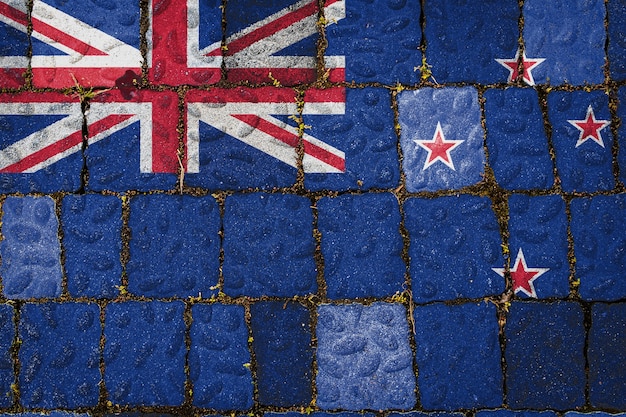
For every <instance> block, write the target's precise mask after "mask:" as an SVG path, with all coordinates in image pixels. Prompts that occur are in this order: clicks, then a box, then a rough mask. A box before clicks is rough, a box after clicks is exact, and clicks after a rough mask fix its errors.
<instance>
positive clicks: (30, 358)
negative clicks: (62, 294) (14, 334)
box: [19, 302, 101, 408]
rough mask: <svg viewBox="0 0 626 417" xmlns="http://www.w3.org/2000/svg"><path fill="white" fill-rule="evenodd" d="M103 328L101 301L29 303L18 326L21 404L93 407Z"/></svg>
mask: <svg viewBox="0 0 626 417" xmlns="http://www.w3.org/2000/svg"><path fill="white" fill-rule="evenodd" d="M100 332H101V328H100V308H99V307H98V305H97V304H91V303H89V304H83V303H81V304H79V303H67V302H66V303H45V304H25V305H24V306H23V308H22V309H21V314H20V324H19V336H20V339H21V340H22V345H21V347H20V351H19V360H20V364H21V368H20V375H19V378H20V392H21V397H20V401H21V403H22V404H23V405H24V406H25V407H27V408H77V407H89V406H95V405H96V404H97V403H98V397H99V393H100V389H99V384H100V381H101V375H100Z"/></svg>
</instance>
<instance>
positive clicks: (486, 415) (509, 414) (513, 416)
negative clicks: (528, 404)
mask: <svg viewBox="0 0 626 417" xmlns="http://www.w3.org/2000/svg"><path fill="white" fill-rule="evenodd" d="M556 415H557V414H556V413H555V412H554V411H532V410H505V409H498V410H483V411H479V412H477V413H476V417H556ZM572 417H573V416H572Z"/></svg>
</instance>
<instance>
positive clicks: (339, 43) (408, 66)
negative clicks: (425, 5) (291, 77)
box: [324, 0, 422, 85]
mask: <svg viewBox="0 0 626 417" xmlns="http://www.w3.org/2000/svg"><path fill="white" fill-rule="evenodd" d="M328 3H330V5H327V6H326V9H325V17H326V21H327V22H328V23H327V24H328V26H327V27H326V39H327V41H328V47H327V48H326V56H325V57H324V59H325V62H326V67H327V68H335V67H337V66H338V65H337V64H338V63H339V62H341V61H342V60H345V62H344V64H345V79H346V81H348V82H350V81H355V82H357V83H359V82H379V83H382V84H387V85H391V84H395V83H398V82H399V83H402V84H416V83H417V82H419V80H420V72H419V69H418V68H419V66H420V65H421V64H422V54H421V52H420V50H419V47H420V42H421V38H422V31H421V28H420V25H419V21H420V14H421V12H420V2H419V1H418V0H404V1H402V0H390V1H386V2H368V1H362V2H359V3H358V5H357V3H352V2H349V1H343V0H340V1H336V2H328ZM389 45H394V47H393V48H389V47H388V46H389ZM344 57H345V58H344ZM338 61H339V62H338Z"/></svg>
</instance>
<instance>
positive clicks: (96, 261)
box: [61, 195, 122, 298]
mask: <svg viewBox="0 0 626 417" xmlns="http://www.w3.org/2000/svg"><path fill="white" fill-rule="evenodd" d="M61 223H62V225H63V247H64V248H65V272H66V274H67V286H68V289H69V292H70V294H71V295H72V296H74V297H99V298H113V297H115V296H116V295H117V290H116V288H115V286H116V285H120V284H121V280H122V264H121V262H120V252H121V250H122V202H121V200H120V199H119V198H117V197H115V196H102V195H68V196H66V197H65V198H64V199H63V203H62V205H61Z"/></svg>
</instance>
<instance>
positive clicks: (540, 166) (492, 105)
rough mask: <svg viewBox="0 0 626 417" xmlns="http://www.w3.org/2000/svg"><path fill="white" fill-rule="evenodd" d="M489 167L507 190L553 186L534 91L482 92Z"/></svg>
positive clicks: (506, 90) (550, 165)
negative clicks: (483, 95)
mask: <svg viewBox="0 0 626 417" xmlns="http://www.w3.org/2000/svg"><path fill="white" fill-rule="evenodd" d="M485 123H486V127H487V149H489V164H490V165H491V167H492V168H493V172H494V174H495V176H496V180H497V181H498V184H499V185H500V186H501V187H503V188H506V189H507V190H529V189H548V188H550V187H552V185H553V184H554V174H553V172H552V161H551V160H550V153H549V151H548V138H547V137H546V132H545V130H544V125H543V116H542V114H541V109H540V108H539V97H538V96H537V92H536V91H535V90H533V89H529V88H515V87H509V88H507V89H505V90H496V89H489V90H487V91H486V92H485Z"/></svg>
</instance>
